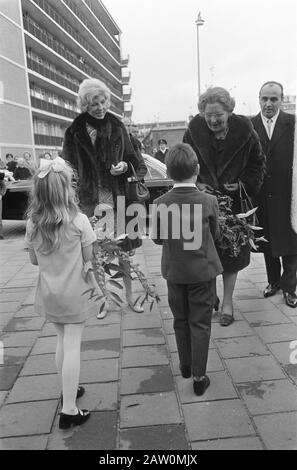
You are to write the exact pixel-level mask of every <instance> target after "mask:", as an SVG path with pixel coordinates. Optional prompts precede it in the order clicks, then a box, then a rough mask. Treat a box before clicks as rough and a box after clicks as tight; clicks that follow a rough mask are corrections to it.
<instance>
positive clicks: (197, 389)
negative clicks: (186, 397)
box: [193, 375, 210, 396]
mask: <svg viewBox="0 0 297 470" xmlns="http://www.w3.org/2000/svg"><path fill="white" fill-rule="evenodd" d="M209 384H210V380H209V377H208V376H207V375H205V376H204V377H203V379H202V380H195V379H194V381H193V389H194V393H195V394H196V395H198V396H201V395H203V394H204V392H205V390H206V389H207V387H209Z"/></svg>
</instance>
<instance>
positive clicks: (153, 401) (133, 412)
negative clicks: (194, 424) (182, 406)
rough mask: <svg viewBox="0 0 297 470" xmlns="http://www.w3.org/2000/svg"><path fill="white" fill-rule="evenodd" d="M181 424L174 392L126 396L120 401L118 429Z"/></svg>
mask: <svg viewBox="0 0 297 470" xmlns="http://www.w3.org/2000/svg"><path fill="white" fill-rule="evenodd" d="M181 422H182V418H181V415H180V412H179V406H178V402H177V398H176V394H175V392H164V393H152V394H143V395H126V396H123V397H122V400H121V410H120V428H121V429H122V428H134V427H138V426H140V427H142V426H156V425H160V424H178V423H181Z"/></svg>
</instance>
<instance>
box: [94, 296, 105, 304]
mask: <svg viewBox="0 0 297 470" xmlns="http://www.w3.org/2000/svg"><path fill="white" fill-rule="evenodd" d="M103 297H104V295H98V296H97V297H96V298H95V301H96V302H97V301H98V300H101V299H103Z"/></svg>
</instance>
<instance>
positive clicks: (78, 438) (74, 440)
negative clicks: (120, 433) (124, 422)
mask: <svg viewBox="0 0 297 470" xmlns="http://www.w3.org/2000/svg"><path fill="white" fill-rule="evenodd" d="M116 436H117V415H116V413H115V412H113V411H102V412H96V413H92V414H91V416H90V418H89V419H88V421H86V422H85V423H84V424H83V425H82V426H75V427H72V428H70V429H67V430H61V429H59V428H58V421H56V424H55V429H54V431H53V433H52V434H51V436H50V438H49V441H48V445H47V449H48V450H96V451H98V450H105V449H108V450H115V448H116Z"/></svg>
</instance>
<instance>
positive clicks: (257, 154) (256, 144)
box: [184, 87, 265, 326]
mask: <svg viewBox="0 0 297 470" xmlns="http://www.w3.org/2000/svg"><path fill="white" fill-rule="evenodd" d="M234 107H235V101H234V99H233V98H231V96H230V94H229V93H228V91H227V90H225V89H224V88H220V87H214V88H209V89H208V90H207V91H206V92H205V93H204V94H203V95H201V96H200V99H199V104H198V108H199V111H200V113H201V114H198V115H196V116H195V117H194V118H193V119H192V120H191V122H190V123H189V127H188V129H187V130H186V132H185V135H184V142H186V143H188V144H190V145H191V146H192V147H193V149H194V150H195V152H196V154H197V157H198V162H199V165H200V174H199V176H198V180H197V186H198V188H199V189H200V190H202V191H207V192H212V191H213V190H218V191H220V192H222V193H223V194H227V195H228V196H230V197H231V198H232V200H233V212H234V213H235V214H236V213H238V212H241V208H240V197H239V183H238V181H239V180H241V181H242V182H243V184H244V186H245V189H246V191H247V193H248V194H249V195H250V196H254V195H255V194H256V193H257V192H258V191H259V189H260V188H261V185H262V182H263V177H264V173H265V156H264V153H263V151H262V148H261V144H260V141H259V137H258V135H257V133H256V132H255V131H254V129H253V127H252V125H251V123H250V121H249V120H248V119H247V118H246V117H244V116H239V115H236V114H233V109H234ZM218 252H219V255H220V258H221V262H222V265H223V268H224V273H223V284H224V297H223V302H222V311H221V318H220V323H221V325H222V326H228V325H230V324H231V323H232V322H233V320H234V318H233V303H232V297H233V291H234V287H235V283H236V279H237V273H238V271H240V270H242V269H243V268H245V267H246V266H248V264H249V262H250V249H249V247H248V245H246V246H245V247H244V249H243V250H242V253H241V255H240V256H239V257H236V258H231V257H230V256H227V255H226V253H224V252H221V251H220V250H219V249H218Z"/></svg>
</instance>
